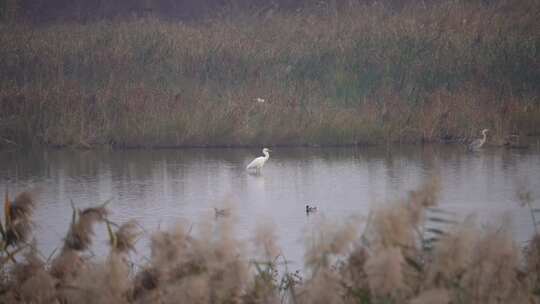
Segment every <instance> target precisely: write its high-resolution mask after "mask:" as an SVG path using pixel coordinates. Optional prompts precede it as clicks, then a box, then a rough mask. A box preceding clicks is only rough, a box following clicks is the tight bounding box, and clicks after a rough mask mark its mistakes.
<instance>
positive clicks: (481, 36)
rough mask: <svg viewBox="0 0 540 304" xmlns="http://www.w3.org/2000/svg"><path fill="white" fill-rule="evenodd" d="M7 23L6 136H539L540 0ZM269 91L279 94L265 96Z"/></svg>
mask: <svg viewBox="0 0 540 304" xmlns="http://www.w3.org/2000/svg"><path fill="white" fill-rule="evenodd" d="M384 3H385V2H381V3H376V4H373V5H357V6H354V5H353V6H352V7H348V8H347V9H346V10H343V11H337V12H334V11H328V10H325V9H321V8H316V9H312V10H310V9H304V10H302V11H301V12H299V13H295V14H292V13H283V12H281V13H276V14H274V15H273V16H271V17H267V18H259V17H254V16H250V15H246V14H241V13H239V14H238V16H235V17H234V18H217V19H210V20H205V21H204V22H200V23H193V24H188V25H186V24H181V23H172V22H167V21H162V20H159V19H153V18H143V19H133V20H128V21H113V22H93V23H88V24H57V25H48V26H46V27H42V28H35V27H30V26H25V25H20V24H19V25H17V24H14V25H13V24H0V70H2V73H1V74H0V75H1V76H0V100H1V103H0V130H1V131H0V145H2V146H8V145H12V146H13V145H19V146H21V145H26V144H29V143H40V144H49V145H60V146H64V145H71V146H81V147H91V146H95V145H107V144H111V145H116V146H185V145H201V146H205V145H259V144H296V145H301V144H326V145H335V144H362V143H377V142H387V141H392V142H393V141H402V142H419V141H440V140H461V139H466V138H469V137H471V136H477V133H478V130H480V129H483V128H489V129H491V130H492V131H493V132H492V134H494V135H495V140H494V141H493V143H496V144H500V143H502V141H503V139H504V137H505V136H506V135H508V134H511V133H512V134H513V133H523V134H526V133H538V131H537V130H539V127H540V125H539V123H538V122H539V121H540V119H539V114H538V113H540V109H539V103H538V93H539V92H540V87H539V85H538V83H539V82H538V81H537V80H538V79H539V78H540V75H539V74H538V73H539V72H538V71H540V66H539V64H540V63H539V61H538V58H539V57H540V56H539V55H540V54H539V53H538V50H539V49H540V48H538V45H539V43H540V36H539V32H538V31H536V30H534V29H536V28H538V25H539V21H538V18H537V15H538V12H539V6H538V4H537V1H536V0H527V1H515V0H498V1H493V2H490V4H488V5H486V4H482V3H481V2H475V1H472V2H467V3H465V2H460V1H458V2H445V1H442V2H437V3H433V4H430V5H428V6H424V5H423V4H422V2H419V3H417V2H410V3H409V4H408V6H405V7H404V8H402V9H400V10H397V11H396V10H394V9H392V7H391V6H387V5H384ZM259 97H260V98H264V99H265V100H266V102H265V103H262V104H261V103H257V102H255V99H256V98H259Z"/></svg>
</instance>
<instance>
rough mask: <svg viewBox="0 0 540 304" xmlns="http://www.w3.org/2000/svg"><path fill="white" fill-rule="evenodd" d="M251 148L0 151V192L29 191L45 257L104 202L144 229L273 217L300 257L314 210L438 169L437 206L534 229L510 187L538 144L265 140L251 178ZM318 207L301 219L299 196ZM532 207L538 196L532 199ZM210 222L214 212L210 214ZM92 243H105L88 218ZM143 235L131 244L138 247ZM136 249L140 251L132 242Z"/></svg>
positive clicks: (248, 226)
mask: <svg viewBox="0 0 540 304" xmlns="http://www.w3.org/2000/svg"><path fill="white" fill-rule="evenodd" d="M260 154H261V151H260V150H259V149H183V150H128V151H114V150H107V151H79V150H41V151H31V152H20V151H19V152H3V153H0V164H1V166H0V173H1V174H2V176H3V177H4V178H3V179H2V180H1V181H0V187H1V188H0V189H4V188H5V187H6V186H8V187H9V190H10V192H11V193H15V192H19V191H23V190H27V189H32V191H33V192H34V194H35V196H36V199H37V202H38V206H37V210H36V215H35V224H36V228H35V235H36V237H37V239H38V244H39V246H40V248H41V250H42V251H43V252H44V254H47V253H50V252H52V251H53V250H54V248H55V247H57V246H59V245H60V244H61V241H62V238H63V236H64V235H65V233H66V231H67V227H68V226H69V222H70V220H71V207H70V201H73V202H74V204H75V205H76V206H77V207H80V208H84V207H87V206H92V205H95V204H98V203H101V202H104V201H106V200H108V199H112V202H111V204H110V209H111V211H112V215H111V219H112V220H113V221H115V222H118V223H122V222H124V221H127V220H128V219H136V220H137V221H138V222H139V223H140V224H141V225H142V226H143V227H145V229H146V230H147V231H153V230H156V229H159V228H164V227H170V226H172V225H174V224H175V223H177V222H179V221H181V222H184V223H193V224H195V225H196V224H197V223H198V222H199V221H201V219H203V218H211V216H213V208H214V207H223V206H227V207H229V206H232V207H233V213H234V214H233V216H234V219H235V223H236V231H237V235H238V236H239V237H240V238H242V239H246V240H249V239H250V237H252V236H253V231H254V228H255V226H256V225H257V223H260V222H263V221H271V222H273V223H274V224H275V226H276V232H277V236H278V242H279V244H280V246H281V248H282V250H283V253H284V255H286V256H287V258H288V259H290V260H292V261H295V262H296V264H297V265H301V261H302V255H303V247H304V245H303V239H304V236H305V235H306V234H307V233H309V230H310V229H313V228H312V227H311V225H310V224H312V223H315V222H316V219H317V217H321V216H324V217H325V218H327V219H329V220H336V221H342V220H344V219H346V218H348V217H350V216H352V215H359V216H365V215H367V214H368V212H369V210H370V209H371V208H373V206H376V205H378V204H382V203H384V202H389V201H396V200H398V199H400V198H403V197H405V196H406V195H407V193H408V191H410V190H413V189H415V188H416V187H418V186H419V185H420V184H421V183H423V182H424V181H425V180H426V179H429V178H432V176H434V175H437V176H439V179H440V182H441V189H442V192H441V194H440V205H441V206H442V207H443V208H445V209H447V210H450V211H454V212H456V213H458V214H460V215H467V214H471V213H475V214H476V215H477V216H478V218H479V220H480V221H482V222H489V221H492V220H493V219H497V218H499V217H501V216H502V215H505V214H506V215H509V216H510V218H511V219H512V230H513V233H514V235H515V236H516V238H517V240H518V241H519V242H524V241H526V240H527V239H528V238H529V237H530V235H531V234H532V231H533V228H532V223H531V219H530V214H529V211H528V210H527V209H525V208H522V207H520V206H519V205H518V204H517V200H516V195H515V192H516V186H517V185H518V184H519V185H525V187H526V188H528V190H530V191H531V192H532V194H533V197H536V198H539V197H540V152H539V149H538V147H536V146H533V147H531V148H530V149H527V150H507V149H503V148H486V149H484V150H483V151H481V152H478V153H467V152H466V151H465V149H464V148H463V147H462V146H448V145H447V146H399V147H392V148H387V147H369V148H274V149H273V152H272V153H271V157H270V160H269V161H268V162H267V164H266V165H265V167H264V169H263V171H262V173H261V174H260V175H251V174H247V173H246V171H245V169H244V168H245V166H246V165H247V163H249V162H250V161H251V160H252V159H253V158H254V157H256V156H259V155H260ZM306 204H313V205H316V206H318V208H319V210H320V211H319V212H318V213H317V214H315V215H311V216H307V215H306V213H305V211H304V210H305V205H306ZM536 204H537V205H539V206H538V207H540V201H536ZM218 220H219V219H218ZM96 232H97V234H98V238H97V241H96V242H95V243H96V244H95V246H94V251H95V252H96V254H98V255H99V253H100V252H103V251H104V249H103V248H105V242H106V241H105V237H106V232H105V228H104V227H97V229H96ZM143 244H145V241H144V240H143V241H141V242H140V244H139V247H144V246H143ZM142 252H144V249H142Z"/></svg>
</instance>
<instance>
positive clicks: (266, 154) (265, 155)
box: [263, 151, 270, 159]
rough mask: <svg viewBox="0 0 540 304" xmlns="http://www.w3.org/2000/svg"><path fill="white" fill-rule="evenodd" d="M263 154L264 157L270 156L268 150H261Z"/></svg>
mask: <svg viewBox="0 0 540 304" xmlns="http://www.w3.org/2000/svg"><path fill="white" fill-rule="evenodd" d="M263 154H264V159H268V158H270V154H269V153H268V152H266V151H263Z"/></svg>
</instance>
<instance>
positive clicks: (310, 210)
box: [306, 205, 317, 213]
mask: <svg viewBox="0 0 540 304" xmlns="http://www.w3.org/2000/svg"><path fill="white" fill-rule="evenodd" d="M315 211H317V207H315V206H310V205H306V213H311V212H315Z"/></svg>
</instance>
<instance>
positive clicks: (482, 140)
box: [467, 129, 489, 151]
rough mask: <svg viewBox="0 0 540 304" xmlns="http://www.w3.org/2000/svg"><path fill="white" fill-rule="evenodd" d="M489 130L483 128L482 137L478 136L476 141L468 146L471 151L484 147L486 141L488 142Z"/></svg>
mask: <svg viewBox="0 0 540 304" xmlns="http://www.w3.org/2000/svg"><path fill="white" fill-rule="evenodd" d="M488 131H489V130H488V129H484V130H482V138H478V139H475V140H474V141H472V142H471V143H470V144H469V145H468V146H467V147H468V148H469V150H470V151H473V150H478V149H480V148H482V146H483V145H484V143H485V142H486V139H487V132H488Z"/></svg>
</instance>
